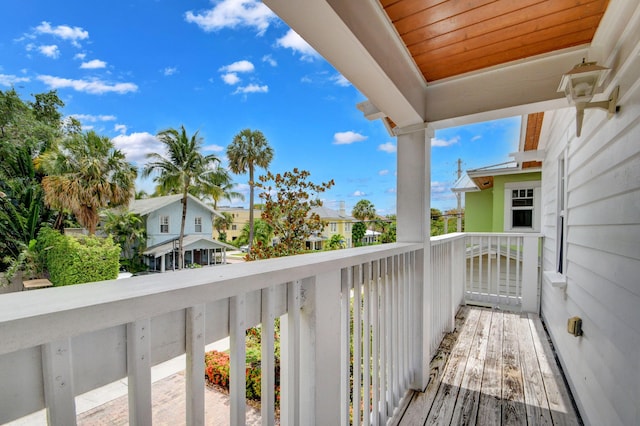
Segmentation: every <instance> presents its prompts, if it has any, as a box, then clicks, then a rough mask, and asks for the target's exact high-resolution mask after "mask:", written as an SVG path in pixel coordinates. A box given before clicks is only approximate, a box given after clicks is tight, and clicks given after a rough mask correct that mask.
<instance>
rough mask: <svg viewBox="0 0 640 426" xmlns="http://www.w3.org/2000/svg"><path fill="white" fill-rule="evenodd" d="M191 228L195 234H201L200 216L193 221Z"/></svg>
mask: <svg viewBox="0 0 640 426" xmlns="http://www.w3.org/2000/svg"><path fill="white" fill-rule="evenodd" d="M193 226H194V231H195V232H202V218H201V217H200V216H198V217H196V218H195V219H194V223H193Z"/></svg>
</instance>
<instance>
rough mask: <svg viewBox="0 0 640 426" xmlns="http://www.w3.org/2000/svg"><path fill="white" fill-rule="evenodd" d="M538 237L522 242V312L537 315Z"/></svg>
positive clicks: (526, 237) (525, 238)
mask: <svg viewBox="0 0 640 426" xmlns="http://www.w3.org/2000/svg"><path fill="white" fill-rule="evenodd" d="M538 241H539V238H538V235H531V236H528V235H527V236H525V237H524V238H523V240H522V312H534V313H538V310H539V309H538V283H539V280H538Z"/></svg>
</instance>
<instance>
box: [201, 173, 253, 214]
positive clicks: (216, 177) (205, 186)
mask: <svg viewBox="0 0 640 426" xmlns="http://www.w3.org/2000/svg"><path fill="white" fill-rule="evenodd" d="M233 186H234V185H233V181H232V180H231V176H230V175H229V172H228V171H227V170H226V169H224V168H222V167H220V166H219V165H218V166H217V167H215V168H214V169H212V170H211V171H210V173H207V174H206V175H205V176H204V178H203V182H202V184H201V185H200V186H199V187H197V188H196V187H194V188H193V191H192V192H191V195H194V196H196V197H198V198H200V199H210V200H211V205H212V206H213V209H214V210H217V209H218V202H220V200H228V201H231V200H233V199H240V200H242V201H244V195H243V194H242V193H240V192H238V191H235V190H234V189H233Z"/></svg>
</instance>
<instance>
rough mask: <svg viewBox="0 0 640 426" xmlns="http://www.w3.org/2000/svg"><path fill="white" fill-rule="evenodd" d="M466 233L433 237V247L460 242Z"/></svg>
mask: <svg viewBox="0 0 640 426" xmlns="http://www.w3.org/2000/svg"><path fill="white" fill-rule="evenodd" d="M465 235H466V234H465V233H464V232H452V233H450V234H444V235H436V236H434V237H431V238H430V240H431V245H438V244H445V243H447V242H449V241H452V240H459V239H462V238H464V237H465Z"/></svg>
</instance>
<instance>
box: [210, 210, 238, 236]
mask: <svg viewBox="0 0 640 426" xmlns="http://www.w3.org/2000/svg"><path fill="white" fill-rule="evenodd" d="M221 214H222V217H218V216H216V218H215V219H214V220H213V228H214V229H215V230H216V232H217V233H218V239H219V240H220V241H222V242H224V241H226V240H227V234H226V230H227V229H229V227H230V226H231V225H233V216H232V215H231V213H228V212H221ZM223 236H224V238H223Z"/></svg>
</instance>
